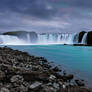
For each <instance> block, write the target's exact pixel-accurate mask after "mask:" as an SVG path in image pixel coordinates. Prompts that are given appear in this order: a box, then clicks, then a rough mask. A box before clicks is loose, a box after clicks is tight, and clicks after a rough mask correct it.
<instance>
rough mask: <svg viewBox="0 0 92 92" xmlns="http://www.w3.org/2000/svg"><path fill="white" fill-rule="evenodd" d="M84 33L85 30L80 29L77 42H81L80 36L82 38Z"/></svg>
mask: <svg viewBox="0 0 92 92" xmlns="http://www.w3.org/2000/svg"><path fill="white" fill-rule="evenodd" d="M85 33H86V32H85V31H82V32H80V33H79V37H78V43H81V41H82V38H83V36H84V34H85Z"/></svg>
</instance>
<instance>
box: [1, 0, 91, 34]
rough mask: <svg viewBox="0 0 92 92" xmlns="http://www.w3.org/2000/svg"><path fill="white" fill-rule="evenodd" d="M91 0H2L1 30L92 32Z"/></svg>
mask: <svg viewBox="0 0 92 92" xmlns="http://www.w3.org/2000/svg"><path fill="white" fill-rule="evenodd" d="M91 10H92V1H91V0H0V31H8V30H11V31H12V30H20V29H23V30H36V31H45V32H47V30H48V31H53V32H55V31H56V32H57V31H58V30H59V31H62V32H78V31H80V30H81V29H82V28H89V29H91V25H92V23H91V19H92V11H91Z"/></svg>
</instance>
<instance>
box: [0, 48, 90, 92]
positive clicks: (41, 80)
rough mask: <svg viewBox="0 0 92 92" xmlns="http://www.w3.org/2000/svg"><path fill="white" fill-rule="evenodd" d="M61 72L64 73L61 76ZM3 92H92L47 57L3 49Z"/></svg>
mask: <svg viewBox="0 0 92 92" xmlns="http://www.w3.org/2000/svg"><path fill="white" fill-rule="evenodd" d="M60 72H61V73H60ZM0 92H91V91H90V90H89V89H88V88H87V87H86V86H85V83H84V81H83V80H81V79H74V75H73V74H67V73H66V72H65V71H64V70H61V69H59V67H58V66H55V67H52V66H51V64H50V63H49V62H48V61H47V60H46V59H45V58H44V57H35V56H32V55H29V54H28V53H27V52H22V51H18V50H13V49H11V48H8V47H2V48H0Z"/></svg>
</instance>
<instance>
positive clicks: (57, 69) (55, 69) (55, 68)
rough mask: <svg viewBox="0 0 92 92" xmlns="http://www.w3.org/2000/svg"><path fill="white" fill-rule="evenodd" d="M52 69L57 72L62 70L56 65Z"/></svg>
mask: <svg viewBox="0 0 92 92" xmlns="http://www.w3.org/2000/svg"><path fill="white" fill-rule="evenodd" d="M52 70H53V71H55V72H61V70H60V69H59V68H58V67H57V66H56V67H54V68H53V69H52Z"/></svg>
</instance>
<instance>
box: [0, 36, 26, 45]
mask: <svg viewBox="0 0 92 92" xmlns="http://www.w3.org/2000/svg"><path fill="white" fill-rule="evenodd" d="M0 44H2V45H23V44H26V42H25V41H23V40H20V39H19V38H18V37H16V36H9V35H0Z"/></svg>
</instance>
